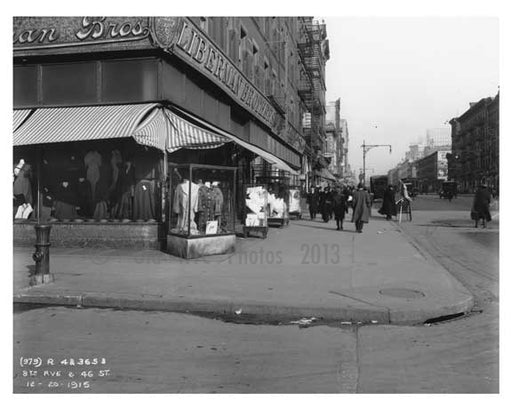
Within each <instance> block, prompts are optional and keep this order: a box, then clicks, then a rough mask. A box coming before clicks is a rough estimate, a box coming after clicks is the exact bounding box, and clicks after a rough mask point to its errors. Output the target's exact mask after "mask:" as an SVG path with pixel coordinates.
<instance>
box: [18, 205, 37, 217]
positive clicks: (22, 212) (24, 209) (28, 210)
mask: <svg viewBox="0 0 512 410" xmlns="http://www.w3.org/2000/svg"><path fill="white" fill-rule="evenodd" d="M33 210H34V209H33V208H32V205H30V204H23V205H20V206H19V207H18V209H17V211H16V215H15V216H14V219H28V217H29V216H30V215H31V214H32V211H33Z"/></svg>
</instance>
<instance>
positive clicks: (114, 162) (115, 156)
mask: <svg viewBox="0 0 512 410" xmlns="http://www.w3.org/2000/svg"><path fill="white" fill-rule="evenodd" d="M122 164H123V157H122V156H121V151H119V150H118V149H114V150H112V157H111V158H110V165H111V166H112V184H111V185H110V190H111V191H114V190H115V189H116V185H117V178H118V177H119V169H120V168H121V165H122Z"/></svg>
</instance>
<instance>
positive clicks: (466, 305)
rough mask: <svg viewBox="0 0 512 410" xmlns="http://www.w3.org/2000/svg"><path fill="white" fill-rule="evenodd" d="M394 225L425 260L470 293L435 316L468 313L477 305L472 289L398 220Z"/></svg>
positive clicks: (440, 308)
mask: <svg viewBox="0 0 512 410" xmlns="http://www.w3.org/2000/svg"><path fill="white" fill-rule="evenodd" d="M392 223H393V224H394V225H396V227H397V229H398V231H399V232H400V234H401V235H403V236H404V237H405V238H406V240H407V241H408V242H409V243H410V244H411V245H412V246H414V248H415V249H416V250H417V251H418V252H419V253H420V254H421V256H423V258H425V260H427V261H429V263H432V264H435V265H436V266H437V267H438V268H439V269H442V270H443V271H444V272H445V274H446V275H447V276H449V278H450V280H452V281H453V282H454V283H456V284H457V285H458V286H460V287H461V288H462V289H464V290H465V293H466V294H467V295H468V297H467V298H466V299H465V300H463V301H461V302H459V303H457V304H455V305H453V306H451V307H449V306H446V307H439V308H438V309H437V310H436V311H437V312H438V314H437V316H434V317H442V316H448V315H452V314H456V313H468V312H470V311H471V309H473V307H474V305H475V298H474V295H473V294H472V293H471V291H470V290H469V289H468V288H466V286H464V284H463V283H462V282H461V281H459V280H458V279H457V278H456V277H455V276H453V275H452V274H451V273H450V272H449V271H448V270H447V269H446V268H445V267H444V266H443V265H442V264H441V263H440V262H439V261H437V260H436V259H435V258H434V257H433V256H432V255H431V254H430V253H429V252H428V251H427V250H425V249H423V247H422V246H421V245H420V244H419V243H418V242H417V241H416V239H414V238H413V237H412V236H411V235H409V233H407V232H406V231H405V230H404V229H403V228H402V227H401V226H400V224H398V223H397V222H396V221H392ZM410 313H411V316H414V314H413V312H410Z"/></svg>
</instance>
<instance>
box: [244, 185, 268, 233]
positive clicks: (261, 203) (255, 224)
mask: <svg viewBox="0 0 512 410" xmlns="http://www.w3.org/2000/svg"><path fill="white" fill-rule="evenodd" d="M268 211H269V206H268V191H267V188H266V187H265V186H263V185H250V186H246V187H245V213H244V215H245V220H244V226H243V232H244V238H247V236H248V235H249V234H250V233H251V232H261V234H262V236H263V238H266V237H267V232H268Z"/></svg>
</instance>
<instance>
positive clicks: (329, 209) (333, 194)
mask: <svg viewBox="0 0 512 410" xmlns="http://www.w3.org/2000/svg"><path fill="white" fill-rule="evenodd" d="M307 202H308V205H309V215H310V218H311V220H315V219H316V216H317V214H318V213H320V214H321V215H322V220H323V221H324V222H329V221H330V220H331V219H332V218H333V216H334V219H335V220H336V230H338V231H342V230H343V221H344V220H345V216H346V214H347V213H348V210H349V208H352V222H353V223H354V224H355V227H356V231H357V232H359V233H361V232H362V231H363V224H365V223H368V221H369V219H370V214H371V206H372V202H371V198H370V194H369V193H368V191H367V189H366V187H365V186H364V185H363V184H362V183H360V184H359V185H358V186H357V188H355V187H353V186H348V185H346V186H336V187H331V186H329V185H328V186H326V187H325V188H324V189H323V190H322V189H321V188H320V187H316V188H314V189H311V190H310V192H309V194H308V196H307Z"/></svg>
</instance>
